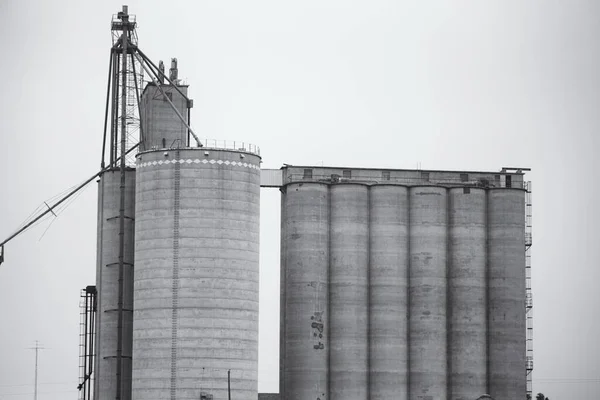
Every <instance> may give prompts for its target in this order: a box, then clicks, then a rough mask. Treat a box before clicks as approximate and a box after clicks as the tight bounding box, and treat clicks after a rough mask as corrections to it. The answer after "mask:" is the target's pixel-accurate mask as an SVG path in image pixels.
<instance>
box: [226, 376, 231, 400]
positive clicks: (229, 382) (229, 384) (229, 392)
mask: <svg viewBox="0 0 600 400" xmlns="http://www.w3.org/2000/svg"><path fill="white" fill-rule="evenodd" d="M227 397H228V399H229V400H231V370H230V369H228V370H227Z"/></svg>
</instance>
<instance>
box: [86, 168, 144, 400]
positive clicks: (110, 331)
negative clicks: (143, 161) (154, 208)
mask: <svg viewBox="0 0 600 400" xmlns="http://www.w3.org/2000/svg"><path fill="white" fill-rule="evenodd" d="M125 178H126V180H125V193H124V194H125V216H126V218H125V229H124V232H123V233H124V252H123V255H124V260H123V261H124V263H123V265H124V270H123V289H124V291H123V336H122V339H123V343H122V359H123V369H122V374H123V379H122V390H123V392H124V393H130V391H131V347H132V342H131V334H132V323H133V314H132V310H133V290H132V289H133V261H134V238H135V234H134V216H135V170H134V169H131V168H128V169H127V170H126V171H125ZM120 186H121V174H120V172H119V170H118V169H113V170H109V171H107V172H104V173H103V174H102V175H101V176H100V179H99V180H98V252H97V263H96V287H97V290H98V300H97V301H98V303H97V304H98V312H97V321H96V358H95V366H94V374H95V378H94V392H95V393H96V396H95V398H96V399H97V400H108V399H114V397H115V393H116V391H117V375H116V370H117V347H118V337H117V333H118V329H117V325H118V317H119V316H118V308H119V307H118V304H117V302H118V291H119V231H120V227H119V212H120V199H121V189H120ZM125 398H129V396H126V397H125Z"/></svg>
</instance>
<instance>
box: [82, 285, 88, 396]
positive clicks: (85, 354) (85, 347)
mask: <svg viewBox="0 0 600 400" xmlns="http://www.w3.org/2000/svg"><path fill="white" fill-rule="evenodd" d="M88 299H89V294H88V293H87V291H86V293H85V309H84V310H85V311H84V315H85V317H84V322H83V399H84V400H87V390H88V385H86V380H87V379H88V370H87V368H88V363H87V357H88V320H89V316H88V307H89V305H88Z"/></svg>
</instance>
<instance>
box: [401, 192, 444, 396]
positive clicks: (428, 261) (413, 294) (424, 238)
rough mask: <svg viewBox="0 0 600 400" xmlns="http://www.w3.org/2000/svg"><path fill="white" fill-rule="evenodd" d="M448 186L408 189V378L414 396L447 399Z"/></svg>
mask: <svg viewBox="0 0 600 400" xmlns="http://www.w3.org/2000/svg"><path fill="white" fill-rule="evenodd" d="M447 203H448V195H447V193H446V188H444V187H438V186H414V187H411V188H410V210H409V213H410V239H409V240H410V247H409V253H410V267H409V298H410V306H409V309H408V315H409V323H408V329H409V343H410V347H409V359H410V362H409V374H410V375H409V382H410V388H409V389H410V393H411V399H420V398H423V399H424V398H428V396H431V398H432V399H440V400H443V399H446V387H447V381H446V379H447V376H446V367H447V365H446V364H447V358H446V357H447V352H446V339H447V331H446V317H447V308H448V305H447V293H446V289H447V287H446V283H447V280H446V277H447V270H446V258H447V252H446V250H447V240H448V239H447V230H448V226H447Z"/></svg>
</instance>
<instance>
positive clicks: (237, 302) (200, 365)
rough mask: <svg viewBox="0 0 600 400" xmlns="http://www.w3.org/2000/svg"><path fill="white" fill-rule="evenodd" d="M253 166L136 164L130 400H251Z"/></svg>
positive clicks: (178, 154)
mask: <svg viewBox="0 0 600 400" xmlns="http://www.w3.org/2000/svg"><path fill="white" fill-rule="evenodd" d="M259 162H260V157H259V156H258V155H255V154H252V153H250V152H246V151H241V150H240V151H233V150H224V149H215V148H201V149H200V148H198V149H190V148H187V149H172V150H161V151H149V152H144V153H141V154H140V155H139V156H138V167H137V179H136V221H135V228H136V243H135V260H136V273H135V281H134V301H135V311H134V326H133V340H134V346H133V378H132V382H133V383H132V386H133V397H132V398H133V399H135V400H159V399H160V400H164V399H178V400H180V399H182V400H183V399H198V398H200V395H201V393H205V394H209V395H212V396H213V398H214V400H223V399H227V373H228V370H231V388H232V392H233V393H234V395H233V396H234V397H233V398H237V399H244V400H250V399H252V400H255V399H256V398H257V368H258V363H257V353H258V288H259V280H258V277H259V275H258V274H259V267H258V259H259V258H258V246H259V193H260V167H259Z"/></svg>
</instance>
